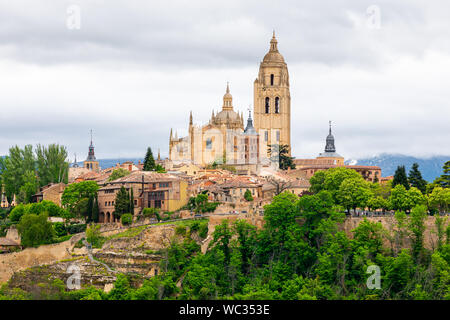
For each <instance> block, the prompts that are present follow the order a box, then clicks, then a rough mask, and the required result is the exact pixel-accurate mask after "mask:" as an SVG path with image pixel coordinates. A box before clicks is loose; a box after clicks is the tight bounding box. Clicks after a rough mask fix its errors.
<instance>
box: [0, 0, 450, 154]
mask: <svg viewBox="0 0 450 320" xmlns="http://www.w3.org/2000/svg"><path fill="white" fill-rule="evenodd" d="M69 4H73V2H72V1H62V2H58V3H57V4H52V6H50V5H48V3H47V2H45V1H14V2H11V1H2V0H0V71H1V77H0V108H1V113H0V117H1V121H0V154H6V153H7V151H8V148H9V147H10V146H11V145H14V144H19V145H24V144H26V143H31V144H36V143H52V142H59V143H63V144H65V145H67V146H68V149H69V151H70V153H71V154H72V153H74V152H76V153H77V154H78V159H80V158H81V159H82V158H83V157H84V156H85V154H86V153H87V147H88V142H89V135H88V132H89V129H90V128H93V129H94V135H95V138H94V139H95V145H96V151H97V156H98V157H99V158H105V157H126V156H130V157H134V156H143V155H144V152H145V149H146V147H147V146H148V145H150V146H152V147H153V148H154V149H157V148H161V152H162V154H163V155H164V154H165V153H166V152H167V149H168V136H169V131H170V128H171V127H172V128H174V129H178V132H179V135H181V134H183V133H186V126H187V121H188V116H189V111H190V110H192V111H193V113H194V121H196V122H197V123H205V122H206V121H207V120H208V119H209V117H210V115H211V110H212V108H214V109H215V110H216V111H217V110H218V109H219V108H220V107H221V103H222V95H223V93H224V90H225V85H226V82H227V81H230V83H231V91H232V94H233V97H234V105H235V107H237V109H238V110H240V111H245V110H246V109H247V107H248V105H249V104H253V80H254V79H255V77H256V76H257V73H258V67H259V66H258V65H259V62H260V61H261V59H262V57H263V56H264V54H265V52H266V51H267V50H268V43H269V40H270V37H271V31H272V29H273V28H275V29H276V32H277V37H278V40H279V49H280V51H281V53H282V54H283V55H284V57H285V59H286V61H287V63H288V67H289V71H290V80H291V97H292V141H293V151H294V154H295V155H297V156H301V157H313V156H315V155H316V154H318V153H319V152H321V151H322V149H323V148H324V140H325V136H326V134H327V124H328V120H333V123H334V133H335V137H336V146H337V149H338V152H339V153H341V154H342V155H344V156H345V157H346V158H355V157H360V156H366V155H373V154H376V153H381V152H395V153H403V154H410V155H417V156H425V155H431V154H449V153H450V152H449V151H450V150H449V148H448V141H450V130H449V129H448V119H449V118H450V107H449V101H450V92H449V91H448V89H447V84H448V83H449V82H450V73H449V71H450V47H449V43H450V42H449V41H448V40H449V37H450V34H449V32H450V31H449V30H450V21H449V20H448V17H447V16H446V14H445V12H448V11H449V9H450V4H449V3H448V2H445V1H436V2H433V3H432V4H431V3H427V4H425V3H422V2H420V1H398V2H395V4H394V3H391V2H390V1H379V3H378V5H379V7H380V10H381V24H380V26H381V27H380V29H379V30H374V29H369V28H367V27H366V24H365V21H366V20H365V19H366V8H367V7H368V6H369V5H371V4H372V3H369V2H367V3H365V1H356V0H354V1H328V2H320V4H318V3H314V2H311V1H301V2H300V1H284V2H283V3H278V2H277V4H276V6H275V5H274V3H273V2H271V1H245V2H244V3H243V2H242V1H227V3H223V2H211V1H189V2H185V1H171V2H170V4H167V3H164V4H162V3H161V4H158V3H155V2H151V3H148V2H141V1H112V2H108V3H107V4H105V3H104V2H102V1H78V4H79V6H80V8H81V14H82V16H81V29H80V30H68V29H67V28H66V23H65V19H66V8H67V6H68V5H69Z"/></svg>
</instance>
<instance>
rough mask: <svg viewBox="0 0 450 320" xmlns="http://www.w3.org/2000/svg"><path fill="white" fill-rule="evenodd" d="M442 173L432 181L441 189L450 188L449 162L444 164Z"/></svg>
mask: <svg viewBox="0 0 450 320" xmlns="http://www.w3.org/2000/svg"><path fill="white" fill-rule="evenodd" d="M442 169H443V170H444V173H443V174H442V175H441V176H440V177H438V178H436V180H434V183H435V184H438V185H439V186H440V187H442V188H450V161H447V162H446V163H444V166H443V168H442Z"/></svg>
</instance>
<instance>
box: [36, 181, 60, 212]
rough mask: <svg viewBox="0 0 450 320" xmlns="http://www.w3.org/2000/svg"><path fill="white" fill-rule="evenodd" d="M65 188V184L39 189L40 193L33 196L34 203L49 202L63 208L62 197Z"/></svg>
mask: <svg viewBox="0 0 450 320" xmlns="http://www.w3.org/2000/svg"><path fill="white" fill-rule="evenodd" d="M65 188H66V185H65V184H64V183H51V184H48V185H46V186H43V187H41V188H40V189H39V192H38V193H36V194H34V195H33V197H32V202H41V201H42V200H47V201H51V202H53V203H54V204H56V205H58V206H61V197H62V194H63V192H64V189H65Z"/></svg>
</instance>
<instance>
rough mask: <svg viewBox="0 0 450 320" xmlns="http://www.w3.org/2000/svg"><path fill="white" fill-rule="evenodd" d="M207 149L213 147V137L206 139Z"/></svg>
mask: <svg viewBox="0 0 450 320" xmlns="http://www.w3.org/2000/svg"><path fill="white" fill-rule="evenodd" d="M206 149H208V150H211V149H212V139H206Z"/></svg>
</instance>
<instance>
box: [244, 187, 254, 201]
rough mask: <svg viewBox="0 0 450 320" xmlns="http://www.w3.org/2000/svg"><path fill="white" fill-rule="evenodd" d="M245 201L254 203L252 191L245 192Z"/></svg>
mask: <svg viewBox="0 0 450 320" xmlns="http://www.w3.org/2000/svg"><path fill="white" fill-rule="evenodd" d="M244 199H245V200H247V201H253V196H252V193H251V191H250V190H248V189H247V190H245V193H244Z"/></svg>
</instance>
